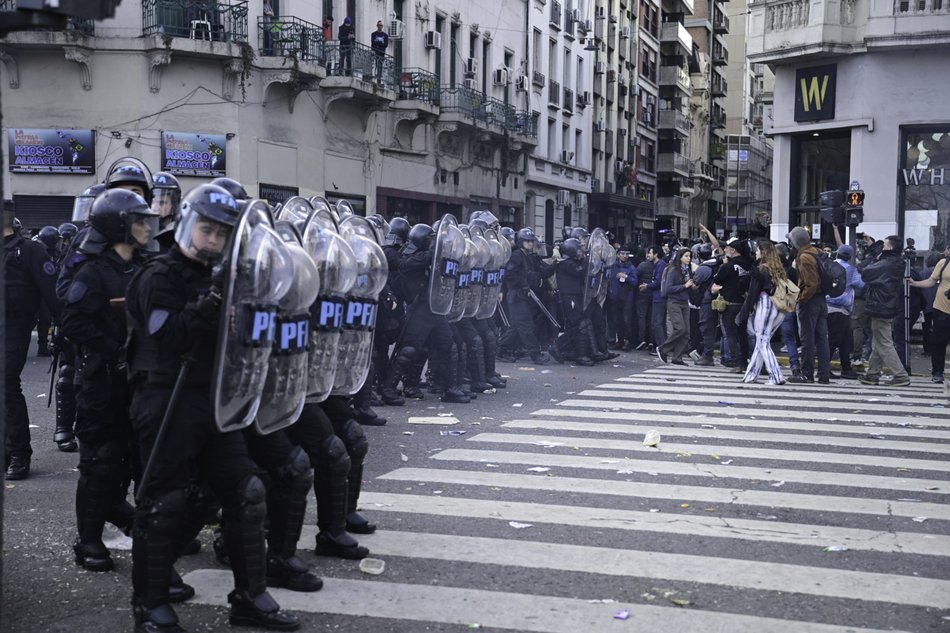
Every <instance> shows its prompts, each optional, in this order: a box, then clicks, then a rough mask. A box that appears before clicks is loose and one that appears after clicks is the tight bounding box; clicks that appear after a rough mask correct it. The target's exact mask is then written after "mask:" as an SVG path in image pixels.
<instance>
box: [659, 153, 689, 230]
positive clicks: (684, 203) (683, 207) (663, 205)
mask: <svg viewBox="0 0 950 633" xmlns="http://www.w3.org/2000/svg"><path fill="white" fill-rule="evenodd" d="M661 160H662V158H661ZM661 171H662V170H661ZM656 203H657V207H656V214H657V215H658V216H663V215H666V216H670V215H673V216H678V217H683V218H685V217H688V216H689V201H688V200H687V199H686V197H685V196H660V197H658V198H657V199H656Z"/></svg>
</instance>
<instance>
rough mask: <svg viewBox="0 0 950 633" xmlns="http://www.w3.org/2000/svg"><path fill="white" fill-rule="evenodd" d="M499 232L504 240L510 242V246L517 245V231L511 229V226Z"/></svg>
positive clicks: (502, 228) (504, 227)
mask: <svg viewBox="0 0 950 633" xmlns="http://www.w3.org/2000/svg"><path fill="white" fill-rule="evenodd" d="M498 232H499V233H500V234H501V236H502V237H503V238H505V239H506V240H508V245H509V246H514V245H515V230H514V229H513V228H511V227H510V226H503V227H501V229H499V231H498Z"/></svg>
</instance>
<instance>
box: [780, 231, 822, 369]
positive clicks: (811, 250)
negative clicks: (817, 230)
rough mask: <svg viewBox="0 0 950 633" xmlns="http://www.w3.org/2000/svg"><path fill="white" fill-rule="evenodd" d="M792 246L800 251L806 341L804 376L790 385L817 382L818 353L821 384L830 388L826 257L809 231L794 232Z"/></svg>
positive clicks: (800, 325) (800, 328) (800, 322)
mask: <svg viewBox="0 0 950 633" xmlns="http://www.w3.org/2000/svg"><path fill="white" fill-rule="evenodd" d="M786 237H788V243H789V244H790V245H791V246H792V248H794V249H795V250H796V251H797V254H796V256H795V268H797V269H798V287H799V288H801V294H799V295H798V308H797V309H796V311H797V313H798V333H799V336H800V337H801V339H802V354H801V373H800V374H799V375H798V376H792V377H791V378H789V382H796V383H811V382H814V366H815V352H816V349H817V352H818V382H819V383H821V384H823V385H827V384H828V383H829V382H830V378H831V352H830V349H829V347H828V304H827V303H825V295H824V294H822V292H821V275H820V273H819V268H818V258H819V257H821V256H822V254H821V253H820V252H819V251H818V249H817V248H815V247H814V246H812V244H811V236H810V235H809V234H808V231H806V230H805V229H803V228H802V227H800V226H796V227H795V228H794V229H792V230H791V231H790V232H789V234H788V235H787V236H786Z"/></svg>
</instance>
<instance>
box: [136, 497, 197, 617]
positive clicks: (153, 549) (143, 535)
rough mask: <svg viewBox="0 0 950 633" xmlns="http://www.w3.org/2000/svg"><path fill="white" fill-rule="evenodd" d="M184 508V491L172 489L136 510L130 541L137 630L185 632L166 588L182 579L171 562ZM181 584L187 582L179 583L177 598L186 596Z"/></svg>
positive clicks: (173, 559)
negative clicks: (132, 535) (133, 530)
mask: <svg viewBox="0 0 950 633" xmlns="http://www.w3.org/2000/svg"><path fill="white" fill-rule="evenodd" d="M184 509H185V495H184V493H183V492H181V491H174V492H170V493H166V494H165V495H163V496H161V497H159V498H158V499H153V500H150V502H149V503H147V504H142V505H141V506H140V507H139V508H138V509H137V511H136V531H135V536H134V537H133V540H132V587H133V598H132V606H133V609H132V613H133V616H134V618H135V631H136V633H181V632H182V631H184V629H182V628H181V627H180V626H179V625H178V616H177V615H175V610H174V609H172V607H171V605H170V602H171V598H172V595H173V594H172V592H170V590H169V589H170V585H171V584H172V583H173V582H175V580H176V579H177V580H178V581H180V580H181V579H180V577H179V576H178V575H177V573H175V570H174V567H173V566H172V565H173V564H174V562H175V538H176V536H177V534H178V532H179V529H180V527H181V519H182V515H183V514H184ZM184 587H187V585H185V584H184V583H181V586H180V588H179V590H177V591H176V593H175V595H177V597H178V598H182V599H185V598H184V596H185V595H187V593H188V591H187V590H185V589H184ZM189 589H190V588H189ZM191 593H192V595H193V594H194V590H192V591H191ZM188 597H190V596H188Z"/></svg>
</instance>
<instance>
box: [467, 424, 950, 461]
mask: <svg viewBox="0 0 950 633" xmlns="http://www.w3.org/2000/svg"><path fill="white" fill-rule="evenodd" d="M509 428H510V427H509ZM468 441H469V442H492V443H496V444H534V445H537V444H538V443H539V442H556V443H558V444H563V445H565V446H570V447H575V446H576V447H578V448H593V449H602V450H611V451H630V452H633V453H638V456H637V458H639V457H640V456H642V455H650V456H653V455H669V456H671V457H673V456H676V455H677V454H681V455H682V454H685V453H691V454H692V455H693V456H694V457H697V456H712V455H715V457H714V459H717V460H718V459H719V458H723V459H725V458H726V457H745V458H747V459H765V460H770V461H773V462H781V461H786V462H805V463H808V464H816V463H820V464H843V465H849V466H851V465H853V466H872V467H875V468H907V469H910V470H912V471H915V472H918V471H922V470H930V471H935V472H950V460H933V459H930V460H928V459H907V458H904V457H882V456H879V455H861V454H854V453H836V452H827V451H822V452H820V453H816V452H815V451H792V450H779V449H773V448H757V447H750V446H725V445H721V444H672V443H667V442H661V443H660V445H659V446H655V447H654V446H644V445H643V443H642V442H640V441H635V440H617V439H603V438H591V437H578V436H557V437H551V436H546V435H520V434H519V435H513V434H506V433H479V434H478V435H475V436H473V437H471V438H469V439H468Z"/></svg>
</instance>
